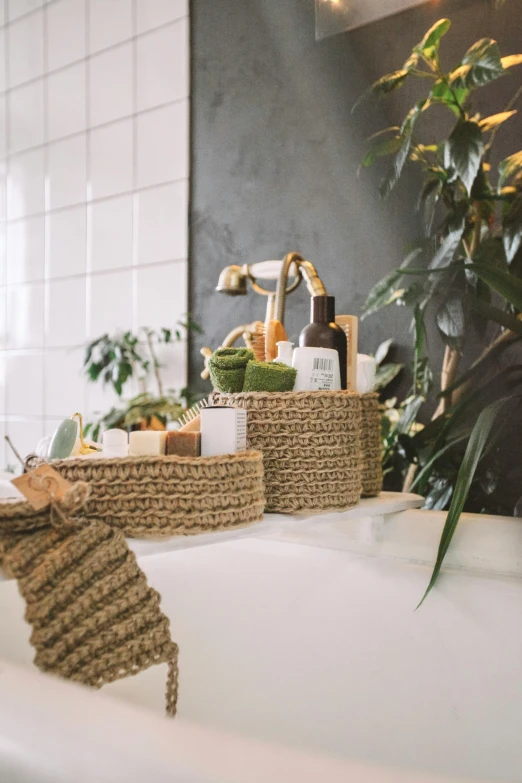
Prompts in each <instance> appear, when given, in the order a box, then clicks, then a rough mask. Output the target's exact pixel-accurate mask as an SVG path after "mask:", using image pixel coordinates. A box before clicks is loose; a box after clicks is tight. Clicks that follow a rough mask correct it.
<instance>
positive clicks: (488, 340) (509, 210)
mask: <svg viewBox="0 0 522 783" xmlns="http://www.w3.org/2000/svg"><path fill="white" fill-rule="evenodd" d="M502 5H503V4H502ZM507 8H509V4H508V5H507ZM449 29H450V21H449V20H448V19H441V20H439V21H438V22H437V23H436V24H435V25H433V27H432V28H430V30H428V32H427V33H426V35H425V36H424V38H423V39H422V40H421V41H420V42H419V43H418V44H417V45H416V46H415V47H414V48H413V50H412V52H411V54H410V55H409V57H408V58H407V59H406V61H405V62H404V64H403V66H402V67H401V68H399V69H398V70H397V71H394V72H393V73H390V74H387V75H385V76H383V77H382V78H380V79H379V80H378V81H377V82H375V84H374V85H373V86H372V88H371V90H370V92H371V93H373V94H374V95H377V96H385V95H387V94H389V93H392V92H393V91H395V90H398V89H400V88H401V87H402V86H403V85H404V84H405V82H406V81H410V80H415V79H419V80H420V81H419V83H420V84H421V85H423V86H424V87H425V91H424V97H423V98H422V99H420V100H418V101H417V102H416V103H415V105H414V106H413V107H412V108H411V109H410V111H409V112H408V113H407V115H406V117H405V118H404V120H403V121H402V123H401V124H400V125H398V126H393V127H390V128H387V129H385V130H384V131H382V132H381V133H378V134H376V135H375V137H374V139H373V143H372V146H371V148H370V149H369V151H368V153H367V155H366V157H365V158H364V160H363V165H364V166H369V165H372V164H373V163H375V162H376V161H377V160H378V159H381V158H386V157H389V156H393V160H392V164H391V166H390V167H389V170H388V173H387V174H386V175H385V177H384V179H383V181H382V185H381V195H382V196H383V197H386V196H388V195H389V194H390V193H391V192H392V191H393V189H394V188H395V186H396V184H397V182H398V180H399V179H400V177H401V175H402V173H403V170H404V168H405V166H406V164H407V163H408V162H410V163H412V164H413V165H414V166H416V167H417V168H420V169H421V171H422V172H423V174H424V185H423V188H422V191H421V193H420V196H419V208H420V210H421V212H422V215H423V219H424V228H425V239H424V240H422V241H421V242H419V243H418V245H417V246H416V247H415V249H414V250H413V251H412V252H410V253H409V255H408V256H407V257H406V259H405V261H404V262H403V264H402V265H401V266H400V267H399V268H398V269H395V270H393V271H392V272H390V273H389V274H388V275H386V277H385V278H383V279H382V280H381V281H380V282H379V283H378V284H377V285H376V286H375V287H374V289H373V290H372V291H371V293H370V295H369V296H368V299H367V301H366V305H365V311H366V315H370V314H372V313H375V312H378V311H379V310H380V309H382V308H383V307H386V306H389V305H391V304H399V305H401V306H404V305H407V306H408V307H410V308H411V309H412V311H413V321H412V324H413V331H414V352H415V353H414V367H413V376H414V378H413V389H412V394H411V398H412V399H411V403H410V405H409V407H408V410H407V411H405V412H404V415H406V414H407V415H408V416H409V417H410V420H411V421H413V420H414V418H415V416H416V415H417V414H418V412H419V409H420V407H421V406H422V404H423V403H424V402H425V401H426V400H427V399H428V397H429V394H430V391H431V387H432V372H431V368H430V359H429V356H428V354H427V340H426V326H425V320H426V316H427V313H428V312H433V311H435V313H436V322H437V326H438V331H439V334H440V336H441V339H442V340H443V342H444V345H445V353H444V361H443V366H442V368H441V372H440V380H441V384H440V385H441V393H440V395H439V400H438V407H437V410H436V412H435V415H434V417H433V420H432V422H431V423H429V424H428V425H427V426H426V427H424V428H423V429H422V430H420V431H419V432H418V433H417V434H416V435H415V436H414V437H412V438H409V439H408V452H407V454H406V456H407V458H408V460H409V463H410V465H409V468H408V470H407V475H406V476H405V479H406V481H405V489H410V488H411V489H416V490H418V491H421V492H423V493H424V494H426V495H427V496H428V502H430V498H432V501H431V505H432V507H442V508H443V507H445V506H447V504H448V503H450V507H449V513H448V517H447V520H446V525H445V528H444V532H443V535H442V539H441V543H440V548H439V553H438V558H437V562H436V565H435V569H434V572H433V576H432V579H431V582H430V585H429V587H428V592H429V590H430V589H431V587H432V586H433V584H434V583H435V580H436V578H437V575H438V573H439V571H440V568H441V565H442V562H443V559H444V556H445V554H446V552H447V549H448V546H449V544H450V542H451V538H452V536H453V533H454V531H455V528H456V525H457V523H458V520H459V517H460V514H461V512H462V510H463V508H464V506H465V503H466V501H467V500H468V498H469V497H470V491H471V497H474V498H476V497H477V492H480V488H481V486H482V487H487V486H491V481H489V482H486V481H485V480H484V479H485V476H486V475H487V473H488V471H491V468H492V466H493V467H494V464H495V463H494V461H493V462H492V455H493V456H495V449H497V452H496V457H497V459H498V456H499V451H498V448H497V447H498V444H499V441H498V435H499V434H501V433H502V432H504V434H505V433H506V432H507V431H508V428H511V427H512V424H513V422H514V421H517V420H520V412H521V410H522V404H521V403H522V371H521V370H520V367H519V366H518V363H517V364H516V365H510V366H507V367H504V368H502V369H501V371H500V372H498V368H499V364H498V362H499V360H500V357H502V356H504V355H507V352H508V349H512V348H513V346H516V344H517V343H519V341H520V338H521V336H522V323H521V313H522V247H521V245H522V151H519V152H514V153H513V154H511V155H509V156H508V157H507V158H505V159H504V160H502V161H501V162H500V164H499V165H498V169H497V171H495V170H494V168H493V165H492V160H493V155H492V151H493V150H494V147H495V143H496V141H497V137H498V135H499V133H501V132H502V129H503V127H504V125H505V124H506V123H514V122H516V108H515V106H516V104H517V101H518V100H519V98H520V97H521V95H522V87H519V88H518V89H517V90H516V89H514V90H513V98H512V99H511V100H510V101H509V103H508V104H507V105H506V106H503V107H496V108H495V109H494V111H493V112H492V113H491V114H489V115H488V116H481V115H480V114H478V113H477V112H476V111H475V110H474V109H473V99H474V96H475V92H476V91H477V90H478V89H480V88H481V87H482V86H484V85H486V84H489V83H491V82H494V81H496V80H497V79H501V78H502V79H508V78H511V77H510V74H511V72H512V69H514V68H515V66H518V65H520V64H522V55H520V54H515V55H508V56H506V57H501V55H500V51H499V47H498V44H497V42H496V41H494V40H492V39H490V38H483V39H481V40H479V41H477V43H475V44H474V45H473V46H472V47H470V49H468V51H467V52H466V53H465V54H464V56H463V58H462V59H461V60H460V62H458V63H457V64H456V66H455V67H454V68H453V69H452V70H450V71H449V72H445V71H443V70H442V67H441V64H440V57H439V47H440V44H441V40H442V39H443V36H445V35H446V33H448V31H449ZM433 107H442V108H443V109H445V110H446V111H447V116H448V118H449V119H450V121H451V126H452V127H451V132H450V134H449V136H448V137H447V138H446V139H443V140H439V139H430V138H428V139H427V140H423V141H422V142H421V141H420V140H419V138H418V136H419V131H420V130H421V129H422V128H423V127H424V133H425V134H426V133H427V132H428V128H429V127H431V126H427V125H426V123H423V118H424V117H425V115H427V114H428V113H429V112H430V111H432V110H433ZM471 336H473V341H472V340H471V339H470V338H471ZM473 343H474V344H475V345H476V344H477V343H478V345H479V348H478V350H475V355H474V356H473V357H472V360H471V364H470V366H469V367H468V368H467V369H466V370H465V371H464V372H461V374H460V376H459V364H460V363H461V357H462V353H463V350H464V348H465V347H466V348H467V349H468V351H470V350H472V347H471V346H472V344H473ZM500 414H502V417H501V418H500ZM521 478H522V477H521ZM450 501H451V502H450ZM488 502H490V493H489V494H488V490H485V491H483V494H482V500H481V503H482V507H486V508H487V504H488ZM479 508H480V506H479ZM490 510H491V509H490ZM426 594H427V593H426Z"/></svg>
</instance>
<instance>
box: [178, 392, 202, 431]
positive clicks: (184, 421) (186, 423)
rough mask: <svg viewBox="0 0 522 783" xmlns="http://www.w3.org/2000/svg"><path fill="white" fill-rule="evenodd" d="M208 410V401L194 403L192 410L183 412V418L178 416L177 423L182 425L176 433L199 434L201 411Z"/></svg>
mask: <svg viewBox="0 0 522 783" xmlns="http://www.w3.org/2000/svg"><path fill="white" fill-rule="evenodd" d="M202 408H208V400H206V399H204V400H200V402H196V404H195V405H193V406H192V408H189V409H188V411H185V413H184V414H183V416H180V417H179V419H178V422H179V423H180V424H181V425H182V426H181V427H180V428H179V430H178V432H201V416H200V413H201V409H202Z"/></svg>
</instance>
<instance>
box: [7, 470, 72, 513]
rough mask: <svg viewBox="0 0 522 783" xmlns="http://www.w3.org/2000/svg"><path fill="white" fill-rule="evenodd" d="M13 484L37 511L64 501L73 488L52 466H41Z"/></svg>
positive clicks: (19, 477)
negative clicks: (66, 494) (68, 491)
mask: <svg viewBox="0 0 522 783" xmlns="http://www.w3.org/2000/svg"><path fill="white" fill-rule="evenodd" d="M11 484H14V486H15V487H16V488H17V489H18V490H20V492H21V493H22V495H23V496H24V497H25V498H26V500H27V501H28V503H29V504H30V505H31V506H32V507H33V508H34V510H35V511H40V510H41V509H42V508H45V507H46V506H48V505H49V504H50V503H57V502H59V501H60V500H63V497H64V495H65V493H66V492H67V490H68V489H70V488H71V487H72V484H71V483H70V481H67V479H64V478H62V476H60V474H59V473H57V472H56V470H54V469H53V468H52V467H51V466H50V465H40V467H38V468H36V469H35V470H30V471H29V472H28V473H24V474H23V476H18V478H15V479H12V481H11Z"/></svg>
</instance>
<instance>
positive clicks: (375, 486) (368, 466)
mask: <svg viewBox="0 0 522 783" xmlns="http://www.w3.org/2000/svg"><path fill="white" fill-rule="evenodd" d="M361 404H362V426H361V451H362V496H363V497H366V498H370V497H375V495H378V494H379V492H380V491H381V490H382V461H381V412H380V410H379V395H378V394H363V395H362V396H361Z"/></svg>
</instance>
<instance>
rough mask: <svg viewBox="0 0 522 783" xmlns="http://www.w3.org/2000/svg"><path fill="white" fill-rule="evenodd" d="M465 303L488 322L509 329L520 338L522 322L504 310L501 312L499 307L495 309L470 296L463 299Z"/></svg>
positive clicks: (487, 303)
mask: <svg viewBox="0 0 522 783" xmlns="http://www.w3.org/2000/svg"><path fill="white" fill-rule="evenodd" d="M465 303H466V304H467V305H469V307H471V308H472V309H473V310H476V311H477V312H478V313H480V314H481V315H483V316H484V318H487V319H488V320H489V321H493V323H496V324H498V325H499V326H503V327H504V328H505V329H509V330H510V331H512V332H515V334H519V335H520V336H521V337H522V321H519V319H518V318H515V316H514V315H510V313H506V311H505V310H501V309H500V308H499V307H495V306H494V305H492V304H489V302H484V301H483V300H482V299H477V297H475V296H471V295H468V296H466V297H465Z"/></svg>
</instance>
